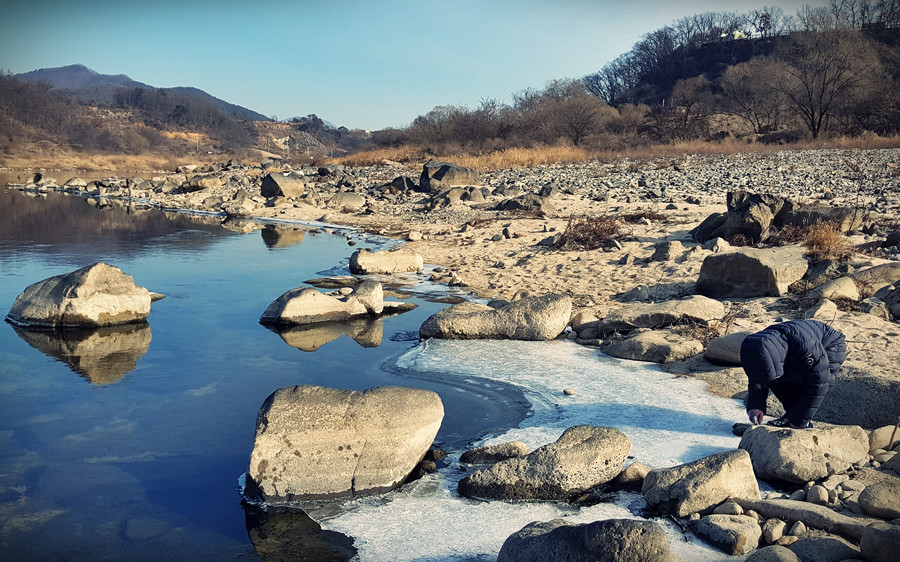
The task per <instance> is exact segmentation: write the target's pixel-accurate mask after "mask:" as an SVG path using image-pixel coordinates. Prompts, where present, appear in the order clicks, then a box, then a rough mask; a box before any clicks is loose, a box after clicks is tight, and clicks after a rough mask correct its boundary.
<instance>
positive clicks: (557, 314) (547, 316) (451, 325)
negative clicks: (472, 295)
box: [419, 295, 572, 340]
mask: <svg viewBox="0 0 900 562" xmlns="http://www.w3.org/2000/svg"><path fill="white" fill-rule="evenodd" d="M571 315H572V299H571V298H569V297H568V296H566V295H545V296H542V297H528V298H524V299H521V300H517V301H514V302H511V303H509V304H506V305H504V306H501V307H500V308H491V307H489V306H487V305H483V304H477V303H460V304H455V305H453V306H449V307H447V308H444V309H443V310H440V311H439V312H437V313H435V314H433V315H432V316H431V317H429V318H428V319H427V320H425V322H423V323H422V326H421V327H420V328H419V336H420V337H422V338H445V339H513V340H552V339H553V338H555V337H556V336H558V335H559V334H561V333H562V331H563V330H565V329H566V326H567V325H568V324H569V318H570V317H571Z"/></svg>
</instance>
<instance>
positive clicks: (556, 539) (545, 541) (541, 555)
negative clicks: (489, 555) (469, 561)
mask: <svg viewBox="0 0 900 562" xmlns="http://www.w3.org/2000/svg"><path fill="white" fill-rule="evenodd" d="M548 560H553V561H563V562H582V561H583V562H592V561H596V560H610V561H612V560H615V561H616V562H675V561H677V560H678V557H677V556H675V555H674V554H672V553H671V552H670V551H669V543H668V540H667V539H666V533H665V531H663V528H662V527H660V526H659V524H657V523H654V522H652V521H640V520H635V519H606V520H603V521H595V522H593V523H585V524H581V525H577V524H574V523H570V522H568V521H566V520H565V519H554V520H552V521H547V522H540V521H535V522H534V523H529V524H528V525H526V526H525V527H523V528H522V529H521V530H519V531H516V532H515V533H513V534H512V535H510V536H509V538H507V539H506V541H504V542H503V546H502V547H501V548H500V553H499V554H498V555H497V562H532V561H533V562H544V561H548Z"/></svg>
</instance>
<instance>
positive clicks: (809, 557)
mask: <svg viewBox="0 0 900 562" xmlns="http://www.w3.org/2000/svg"><path fill="white" fill-rule="evenodd" d="M788 548H790V549H791V552H793V553H794V554H796V555H797V558H799V559H800V562H841V561H842V560H859V558H860V552H859V549H858V548H856V547H855V546H853V545H852V544H850V543H849V542H847V541H845V540H843V539H841V538H838V537H805V538H802V539H800V540H799V541H797V542H795V543H794V544H792V545H791V546H790V547H788Z"/></svg>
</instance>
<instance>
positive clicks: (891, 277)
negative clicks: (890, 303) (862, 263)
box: [849, 262, 900, 293]
mask: <svg viewBox="0 0 900 562" xmlns="http://www.w3.org/2000/svg"><path fill="white" fill-rule="evenodd" d="M849 277H851V278H852V279H853V280H854V281H856V282H857V283H859V284H861V285H862V286H863V287H865V288H866V292H867V293H876V292H877V291H878V290H879V289H881V288H883V287H887V286H889V285H895V284H897V282H900V262H890V263H884V264H881V265H876V266H874V267H869V268H866V269H860V270H857V271H854V272H853V273H851V274H850V275H849Z"/></svg>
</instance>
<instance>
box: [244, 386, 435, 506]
mask: <svg viewBox="0 0 900 562" xmlns="http://www.w3.org/2000/svg"><path fill="white" fill-rule="evenodd" d="M443 418H444V407H443V404H442V403H441V399H440V397H438V395H437V394H435V393H434V392H431V391H429V390H421V389H415V388H402V387H393V386H384V387H378V388H372V389H369V390H366V391H362V392H360V391H355V390H337V389H333V388H324V387H321V386H308V385H303V386H291V387H287V388H282V389H279V390H276V391H275V392H274V393H272V394H271V395H269V397H268V398H266V400H265V402H264V403H263V405H262V407H261V408H260V410H259V415H258V416H257V418H256V438H255V440H254V443H253V451H252V453H251V454H250V466H249V468H248V470H247V487H246V494H247V495H248V496H249V497H251V498H253V499H256V500H260V501H263V502H265V503H266V504H268V505H279V504H289V503H291V502H296V501H304V500H318V499H328V498H348V497H357V496H363V495H369V494H376V493H380V492H385V491H388V490H392V489H394V488H396V487H398V486H400V484H402V483H403V481H404V480H405V479H406V477H407V476H409V474H410V473H411V472H412V470H413V468H415V466H416V465H417V464H418V463H419V462H420V461H421V460H422V458H423V457H424V456H425V453H426V452H427V451H428V448H429V447H430V446H431V445H432V443H433V442H434V437H435V435H437V432H438V429H439V428H440V426H441V421H442V420H443Z"/></svg>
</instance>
